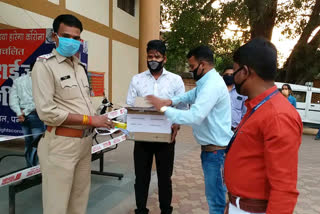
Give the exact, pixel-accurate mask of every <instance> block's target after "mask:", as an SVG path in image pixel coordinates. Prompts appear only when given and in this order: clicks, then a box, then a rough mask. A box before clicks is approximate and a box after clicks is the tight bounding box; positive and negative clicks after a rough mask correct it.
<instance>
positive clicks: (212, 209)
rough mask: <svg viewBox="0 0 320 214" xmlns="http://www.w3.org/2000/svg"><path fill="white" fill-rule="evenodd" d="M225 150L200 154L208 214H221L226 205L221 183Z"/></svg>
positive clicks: (222, 183)
mask: <svg viewBox="0 0 320 214" xmlns="http://www.w3.org/2000/svg"><path fill="white" fill-rule="evenodd" d="M224 154H225V150H218V151H215V152H204V151H203V152H201V161H202V169H203V174H204V183H205V189H206V197H207V201H208V205H209V213H210V214H223V213H224V208H225V205H226V186H225V184H224V181H223V177H222V176H223V168H224Z"/></svg>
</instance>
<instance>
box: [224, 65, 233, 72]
mask: <svg viewBox="0 0 320 214" xmlns="http://www.w3.org/2000/svg"><path fill="white" fill-rule="evenodd" d="M227 70H233V67H232V66H231V65H229V66H227V67H226V68H225V69H224V70H223V72H222V74H224V72H226V71H227Z"/></svg>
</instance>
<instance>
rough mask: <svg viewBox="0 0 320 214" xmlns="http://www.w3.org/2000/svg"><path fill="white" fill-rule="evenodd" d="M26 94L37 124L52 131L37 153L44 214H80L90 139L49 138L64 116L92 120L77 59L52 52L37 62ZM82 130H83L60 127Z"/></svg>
mask: <svg viewBox="0 0 320 214" xmlns="http://www.w3.org/2000/svg"><path fill="white" fill-rule="evenodd" d="M32 86H33V87H32V91H33V97H34V101H35V104H36V109H37V112H38V114H39V117H40V119H41V120H42V121H43V122H44V123H45V124H46V125H47V126H52V127H53V129H52V130H51V132H49V131H46V132H45V135H44V137H43V138H42V139H41V141H40V143H39V148H38V156H39V161H40V166H41V172H42V194H43V209H44V213H45V214H73V213H74V214H82V213H86V208H87V203H88V197H89V190H90V177H91V176H90V172H91V146H92V137H91V136H87V137H82V138H75V137H64V136H58V135H56V134H55V129H56V128H55V127H59V126H61V124H62V123H63V122H64V121H65V120H66V118H67V116H68V114H69V113H72V114H82V115H83V114H86V115H94V108H93V106H92V102H91V100H90V89H89V83H88V79H87V76H86V73H85V70H84V68H83V66H82V65H81V64H80V62H79V60H78V58H76V57H73V60H72V61H71V60H70V59H68V58H66V57H64V56H61V55H60V54H59V53H57V51H56V50H53V51H52V53H51V54H47V55H43V56H40V57H38V59H37V62H36V64H35V65H34V68H33V71H32ZM64 127H69V128H74V129H88V127H86V126H64Z"/></svg>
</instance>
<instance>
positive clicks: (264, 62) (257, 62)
mask: <svg viewBox="0 0 320 214" xmlns="http://www.w3.org/2000/svg"><path fill="white" fill-rule="evenodd" d="M233 61H234V62H235V63H237V64H239V65H240V66H244V65H246V66H248V67H250V68H252V69H254V71H255V72H256V73H257V75H258V76H259V77H260V78H262V79H263V80H275V77H276V73H277V49H276V47H275V46H274V45H273V44H272V43H271V42H270V41H268V40H267V39H265V38H262V37H257V38H254V39H252V40H251V41H249V42H248V43H246V44H245V45H243V46H241V47H240V48H238V50H237V51H236V52H235V53H234V55H233Z"/></svg>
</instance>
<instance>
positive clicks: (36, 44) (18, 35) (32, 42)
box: [0, 29, 88, 136]
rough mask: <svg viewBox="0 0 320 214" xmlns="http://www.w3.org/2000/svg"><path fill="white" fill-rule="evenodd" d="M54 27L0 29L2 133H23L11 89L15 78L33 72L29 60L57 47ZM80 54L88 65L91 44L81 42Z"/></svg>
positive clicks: (81, 58)
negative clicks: (13, 105)
mask: <svg viewBox="0 0 320 214" xmlns="http://www.w3.org/2000/svg"><path fill="white" fill-rule="evenodd" d="M52 32H53V30H52V29H1V30H0V135H10V136H18V135H22V134H23V133H22V130H21V126H20V124H19V122H18V118H17V116H16V114H15V113H14V112H13V111H12V110H11V109H10V107H9V93H10V88H11V86H12V83H13V80H14V79H16V78H18V77H20V76H22V75H26V74H28V73H29V72H30V64H32V63H34V62H35V61H36V59H37V57H38V56H40V55H43V54H48V53H51V51H52V49H53V48H55V43H54V42H53V41H52V39H51V37H52ZM77 56H78V57H79V58H80V61H81V62H83V63H84V64H86V65H87V62H88V47H87V43H86V42H84V41H83V42H82V44H81V47H80V50H79V53H78V54H77Z"/></svg>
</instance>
